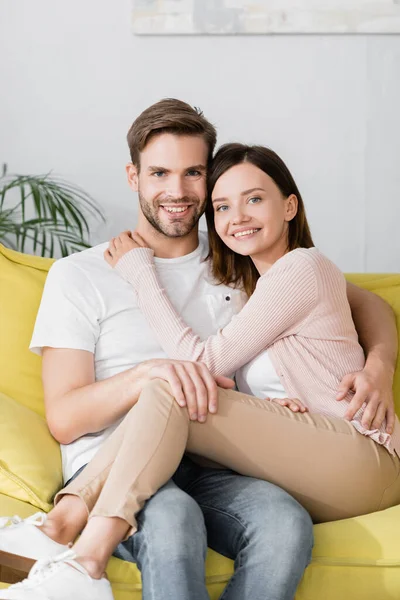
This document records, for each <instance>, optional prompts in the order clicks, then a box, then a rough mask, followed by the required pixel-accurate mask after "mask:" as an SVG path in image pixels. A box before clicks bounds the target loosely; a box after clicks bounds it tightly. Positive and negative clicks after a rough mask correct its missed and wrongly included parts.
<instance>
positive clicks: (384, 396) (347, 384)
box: [336, 367, 395, 433]
mask: <svg viewBox="0 0 400 600" xmlns="http://www.w3.org/2000/svg"><path fill="white" fill-rule="evenodd" d="M392 388H393V373H391V372H390V371H389V370H388V369H385V368H374V369H373V371H371V369H368V368H367V367H365V368H364V369H363V370H362V371H357V372H355V373H350V374H349V375H345V377H343V379H342V381H341V383H340V386H339V393H338V395H337V397H336V399H337V400H343V399H344V398H345V397H346V395H347V393H348V392H349V391H350V390H353V391H354V392H355V395H354V397H353V398H352V400H351V402H350V403H349V406H348V408H347V411H346V413H345V415H344V417H345V419H348V420H349V421H351V419H353V417H354V415H355V414H356V412H357V411H358V410H359V409H360V408H361V406H362V405H363V404H364V402H366V403H367V407H366V409H365V412H364V415H363V418H362V424H363V426H364V427H366V428H367V429H379V428H380V427H381V425H382V423H383V421H384V420H385V418H386V431H387V433H393V428H394V420H395V410H394V403H393V389H392Z"/></svg>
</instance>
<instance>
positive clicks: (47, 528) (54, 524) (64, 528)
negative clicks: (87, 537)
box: [39, 518, 76, 546]
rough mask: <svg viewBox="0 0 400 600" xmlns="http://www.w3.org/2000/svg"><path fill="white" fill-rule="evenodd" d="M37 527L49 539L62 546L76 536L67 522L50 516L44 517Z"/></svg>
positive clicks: (69, 542)
mask: <svg viewBox="0 0 400 600" xmlns="http://www.w3.org/2000/svg"><path fill="white" fill-rule="evenodd" d="M39 529H40V530H41V532H42V533H44V534H45V535H47V537H49V538H50V539H51V540H53V541H54V542H57V543H58V544H63V545H64V546H66V545H68V544H71V543H72V542H73V541H74V539H75V537H76V535H74V533H73V532H72V531H71V528H70V527H68V525H67V524H65V523H62V522H60V521H57V520H55V519H52V518H48V519H46V521H45V523H44V524H43V525H40V527H39Z"/></svg>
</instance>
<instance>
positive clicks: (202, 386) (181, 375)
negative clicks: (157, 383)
mask: <svg viewBox="0 0 400 600" xmlns="http://www.w3.org/2000/svg"><path fill="white" fill-rule="evenodd" d="M140 366H141V367H145V368H146V373H145V375H144V379H145V380H147V381H148V380H151V379H164V380H165V381H167V382H168V383H169V384H170V386H171V389H172V393H173V395H174V396H175V399H176V401H177V403H178V404H179V406H182V407H183V406H187V408H188V412H189V417H190V419H191V420H192V421H196V420H198V421H200V423H204V421H205V420H206V418H207V414H208V411H209V412H210V413H216V412H217V408H218V406H217V401H218V389H217V386H219V387H222V388H226V389H230V388H233V387H234V386H235V382H234V381H233V380H232V379H229V377H224V376H223V375H217V376H216V377H215V378H214V377H213V375H211V373H210V371H209V370H208V368H207V367H206V365H205V364H204V363H201V362H191V361H179V360H171V359H154V360H148V361H145V362H144V363H141V365H140Z"/></svg>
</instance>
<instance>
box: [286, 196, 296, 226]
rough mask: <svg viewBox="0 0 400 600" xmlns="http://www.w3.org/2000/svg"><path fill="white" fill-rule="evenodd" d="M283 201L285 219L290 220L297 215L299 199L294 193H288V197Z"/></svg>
mask: <svg viewBox="0 0 400 600" xmlns="http://www.w3.org/2000/svg"><path fill="white" fill-rule="evenodd" d="M285 202H286V211H285V221H291V220H292V219H294V218H295V216H296V215H297V209H298V206H299V201H298V200H297V196H296V195H295V194H290V196H289V197H288V198H286V201H285Z"/></svg>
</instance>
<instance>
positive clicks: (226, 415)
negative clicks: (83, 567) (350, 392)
mask: <svg viewBox="0 0 400 600" xmlns="http://www.w3.org/2000/svg"><path fill="white" fill-rule="evenodd" d="M186 450H187V451H190V452H192V453H194V454H197V455H200V456H204V457H206V458H208V459H211V460H213V461H217V462H218V463H220V464H222V465H225V466H226V467H229V468H231V469H233V470H235V471H237V472H239V473H241V474H242V475H248V476H252V477H257V478H259V479H265V480H267V481H270V482H272V483H275V484H276V485H279V486H280V487H282V488H284V489H285V490H287V491H288V492H289V494H291V495H292V496H294V497H295V498H297V500H298V501H299V502H300V503H301V504H302V505H303V506H304V507H305V508H306V509H307V510H308V511H309V513H310V514H311V517H312V518H313V520H314V522H324V521H334V520H337V519H344V518H347V517H352V516H355V515H361V514H365V513H369V512H374V511H377V510H382V509H384V508H388V507H390V506H393V505H395V504H399V503H400V460H399V458H398V457H397V456H392V455H391V454H390V453H389V452H388V451H387V450H386V449H385V448H383V447H382V446H380V445H379V444H376V443H375V442H373V441H372V440H370V439H369V438H367V437H365V436H363V435H361V434H360V433H358V432H357V431H356V430H355V429H354V428H353V426H352V425H351V424H350V423H348V422H347V421H345V420H342V419H337V418H334V417H325V416H322V415H317V414H310V413H303V414H299V413H293V412H291V411H290V410H289V409H288V408H286V407H282V406H279V405H278V404H275V403H272V402H268V401H265V400H260V399H259V398H255V397H254V396H247V395H245V394H241V393H238V392H233V391H230V390H229V391H228V390H222V389H219V394H218V413H217V414H215V415H211V414H209V415H208V417H207V421H206V423H199V422H197V421H190V420H189V417H188V411H187V409H186V408H181V407H180V406H179V405H178V404H177V402H176V401H175V399H174V397H173V396H172V394H171V390H170V387H169V385H168V384H167V383H166V382H165V381H162V380H154V381H152V382H150V383H149V384H148V385H147V386H146V387H145V388H144V390H143V391H142V393H141V395H140V398H139V400H138V402H137V404H136V405H135V406H134V407H133V408H132V409H131V410H130V412H129V413H128V414H127V416H126V417H125V419H124V420H123V422H122V423H121V425H119V427H118V428H117V429H116V430H115V431H114V432H113V433H112V434H111V436H110V437H109V438H108V439H107V440H106V442H105V443H104V445H103V446H102V448H101V449H100V450H99V451H98V453H97V454H96V455H95V457H94V458H93V460H92V461H91V462H90V463H89V464H88V466H87V467H86V468H85V469H84V470H83V471H82V473H81V474H80V475H79V476H78V477H77V478H76V479H75V480H74V481H72V482H71V483H70V484H69V485H68V486H67V487H66V488H64V489H63V490H62V491H61V492H59V494H58V495H57V497H56V501H59V500H60V498H61V497H62V495H63V494H74V495H77V496H79V497H80V498H82V500H83V501H84V502H85V504H86V506H87V509H88V513H89V515H90V516H108V517H120V518H122V519H124V520H126V521H127V522H128V523H129V524H130V525H131V529H130V532H129V534H131V533H133V532H134V531H136V519H135V515H136V514H137V513H138V512H139V511H140V510H141V508H143V505H144V503H145V502H146V500H148V499H149V498H150V497H151V496H152V495H153V494H155V493H156V491H157V490H158V489H159V488H160V487H161V486H162V485H164V483H166V482H167V481H168V479H170V477H171V476H172V475H173V474H174V472H175V470H176V469H177V467H178V465H179V462H180V460H181V458H182V455H183V454H184V452H185V451H186Z"/></svg>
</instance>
